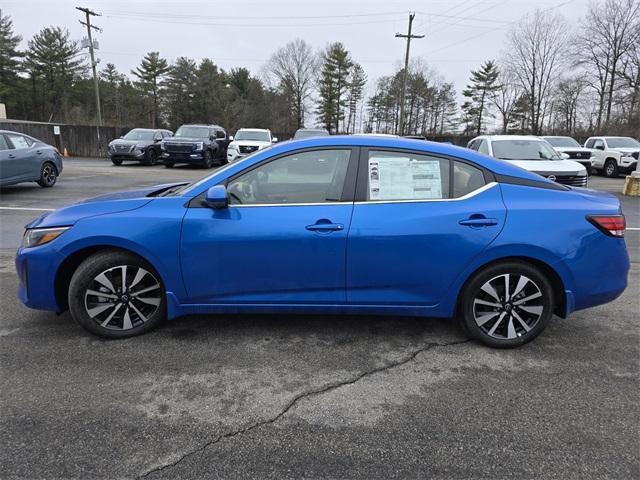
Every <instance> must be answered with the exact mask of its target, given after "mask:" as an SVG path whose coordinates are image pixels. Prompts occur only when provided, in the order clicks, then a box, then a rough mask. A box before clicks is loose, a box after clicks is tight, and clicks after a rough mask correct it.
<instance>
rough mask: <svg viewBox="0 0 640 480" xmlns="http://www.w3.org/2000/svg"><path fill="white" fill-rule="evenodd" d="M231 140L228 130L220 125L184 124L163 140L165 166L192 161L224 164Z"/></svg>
mask: <svg viewBox="0 0 640 480" xmlns="http://www.w3.org/2000/svg"><path fill="white" fill-rule="evenodd" d="M229 142H230V139H229V135H228V134H227V131H226V130H225V129H224V128H222V127H220V126H218V125H182V126H181V127H180V128H178V130H176V134H175V135H174V136H173V137H172V138H170V139H166V140H163V141H162V144H161V148H162V159H163V160H164V166H165V167H167V168H172V167H173V166H174V165H175V164H176V163H191V164H195V165H200V166H202V167H205V168H211V167H212V166H213V164H214V162H215V163H217V164H218V165H224V164H225V163H227V147H228V146H229Z"/></svg>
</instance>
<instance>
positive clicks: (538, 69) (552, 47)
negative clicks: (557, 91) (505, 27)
mask: <svg viewBox="0 0 640 480" xmlns="http://www.w3.org/2000/svg"><path fill="white" fill-rule="evenodd" d="M567 40H568V26H567V24H566V22H565V21H564V19H563V17H561V16H560V15H558V14H554V13H552V12H550V11H542V10H536V11H535V12H534V13H533V14H532V15H527V16H526V17H524V18H523V19H522V20H521V21H520V22H519V23H518V24H517V25H515V26H514V27H513V29H512V30H511V31H510V32H509V37H508V44H507V53H506V62H507V66H508V68H509V70H510V71H511V72H513V74H514V75H515V76H516V78H517V80H518V83H519V84H520V86H521V87H522V89H523V93H524V95H525V97H526V98H527V99H528V100H529V108H528V110H529V116H530V121H531V130H532V133H533V134H534V135H537V134H539V133H540V130H541V127H542V124H543V121H544V112H545V107H546V102H547V101H548V100H549V97H550V93H551V90H552V88H553V84H554V82H555V80H556V79H557V77H558V74H559V72H560V67H561V66H562V63H563V62H564V61H565V60H566V51H567V50H566V46H567Z"/></svg>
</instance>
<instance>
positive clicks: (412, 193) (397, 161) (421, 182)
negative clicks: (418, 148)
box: [367, 150, 450, 201]
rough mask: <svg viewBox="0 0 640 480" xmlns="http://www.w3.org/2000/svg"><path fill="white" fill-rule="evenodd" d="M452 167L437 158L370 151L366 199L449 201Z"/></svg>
mask: <svg viewBox="0 0 640 480" xmlns="http://www.w3.org/2000/svg"><path fill="white" fill-rule="evenodd" d="M449 168H450V166H449V160H446V159H442V158H438V157H432V156H429V155H422V154H415V153H409V152H407V153H405V152H387V151H376V150H371V151H370V152H369V158H368V162H367V169H368V170H367V200H370V201H411V200H416V201H419V200H438V199H443V198H449Z"/></svg>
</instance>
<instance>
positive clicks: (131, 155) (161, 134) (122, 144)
mask: <svg viewBox="0 0 640 480" xmlns="http://www.w3.org/2000/svg"><path fill="white" fill-rule="evenodd" d="M171 135H173V133H171V132H170V131H169V130H162V129H150V128H134V129H133V130H131V131H130V132H129V133H127V134H126V135H125V136H124V137H120V138H118V139H116V140H114V141H112V142H111V143H109V157H110V158H111V161H112V162H113V164H114V165H122V162H124V161H125V160H132V161H134V162H142V163H143V164H144V165H155V164H156V162H157V161H158V158H159V157H160V153H161V152H160V142H161V141H162V140H164V139H165V138H169V137H171Z"/></svg>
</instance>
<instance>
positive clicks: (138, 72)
mask: <svg viewBox="0 0 640 480" xmlns="http://www.w3.org/2000/svg"><path fill="white" fill-rule="evenodd" d="M170 70H171V68H170V67H169V64H168V63H167V61H166V60H165V59H164V58H160V53H158V52H149V53H147V54H146V55H145V56H144V58H143V59H142V62H141V63H140V66H139V67H138V68H136V69H135V70H132V71H131V73H133V74H134V75H135V76H136V77H137V78H138V79H139V81H138V86H139V87H140V88H141V89H142V90H143V91H144V93H145V94H146V95H148V96H150V97H151V101H152V106H151V125H152V126H153V128H155V127H157V126H158V124H159V122H160V115H159V108H158V107H159V104H160V94H161V93H162V90H161V88H162V86H163V85H162V80H163V79H164V77H165V75H166V74H167V73H169V71H170Z"/></svg>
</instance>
